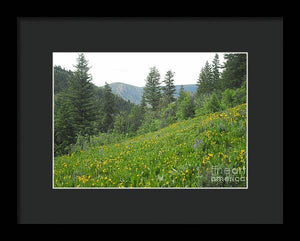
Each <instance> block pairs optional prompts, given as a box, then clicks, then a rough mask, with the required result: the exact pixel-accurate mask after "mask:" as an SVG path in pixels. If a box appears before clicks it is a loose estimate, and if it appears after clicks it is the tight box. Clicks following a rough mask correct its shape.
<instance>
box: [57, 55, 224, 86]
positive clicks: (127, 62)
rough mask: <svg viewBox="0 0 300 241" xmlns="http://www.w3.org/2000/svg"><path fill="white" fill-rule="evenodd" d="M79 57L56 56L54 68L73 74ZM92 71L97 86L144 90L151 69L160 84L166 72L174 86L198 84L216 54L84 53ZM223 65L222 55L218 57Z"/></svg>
mask: <svg viewBox="0 0 300 241" xmlns="http://www.w3.org/2000/svg"><path fill="white" fill-rule="evenodd" d="M78 54H79V53H68V52H55V53H53V65H60V66H61V67H63V68H65V69H69V70H74V69H75V68H74V65H75V64H76V58H77V57H78ZM83 54H84V55H85V57H86V59H87V60H88V61H89V65H90V67H91V69H90V74H91V75H92V77H93V83H94V84H95V85H97V86H102V85H104V83H105V81H106V82H107V83H113V82H123V83H127V84H131V85H136V86H144V85H145V79H146V77H147V75H148V73H149V70H150V68H151V67H153V66H156V67H157V68H158V70H159V72H160V74H161V81H162V80H163V78H164V76H165V74H166V72H167V71H168V70H170V69H171V70H172V71H173V72H175V77H174V79H175V84H176V85H181V84H195V83H196V82H197V79H198V76H199V73H200V71H201V68H202V67H203V66H204V64H205V62H206V61H209V62H210V63H211V61H212V60H213V58H214V56H215V54H216V53H215V52H208V53H204V52H83ZM218 54H219V57H220V62H221V63H222V62H223V53H218Z"/></svg>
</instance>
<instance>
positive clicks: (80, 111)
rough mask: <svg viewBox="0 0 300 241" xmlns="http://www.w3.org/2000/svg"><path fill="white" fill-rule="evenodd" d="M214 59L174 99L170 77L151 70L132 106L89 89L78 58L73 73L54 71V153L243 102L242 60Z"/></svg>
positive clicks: (99, 89)
mask: <svg viewBox="0 0 300 241" xmlns="http://www.w3.org/2000/svg"><path fill="white" fill-rule="evenodd" d="M224 60H225V61H224V64H223V65H222V66H221V65H220V62H219V55H218V54H216V55H215V57H214V59H213V61H212V63H211V64H210V63H209V62H208V61H207V62H206V64H205V66H204V67H203V68H202V69H201V71H200V74H199V77H198V80H197V92H196V93H194V94H193V93H190V92H186V91H185V90H184V88H183V86H181V88H180V92H179V96H178V97H177V98H176V97H175V92H176V88H175V85H174V78H175V72H173V71H172V70H169V71H167V72H166V74H165V76H164V78H163V80H161V74H160V72H159V70H158V69H157V68H156V67H155V66H154V67H152V68H150V71H149V73H148V75H147V78H146V80H145V82H146V83H145V87H144V91H143V95H142V101H141V103H140V104H138V105H136V104H133V103H131V102H130V101H125V100H124V99H122V98H121V97H119V96H118V95H114V94H113V93H112V90H111V88H110V86H109V85H108V84H107V83H105V86H104V87H97V86H95V85H94V84H93V83H92V82H91V81H92V76H91V75H90V74H89V73H88V71H89V66H88V61H87V60H86V59H85V56H84V55H83V54H80V55H79V56H78V59H77V64H76V65H75V68H76V69H75V71H74V72H72V71H69V70H65V69H62V68H61V67H60V66H55V67H54V81H55V85H54V145H55V146H54V152H55V155H62V154H66V153H69V152H70V151H72V150H74V148H76V147H77V146H78V145H79V146H80V148H82V145H83V144H84V143H87V142H88V143H91V142H92V141H95V143H96V144H103V143H110V142H115V141H118V140H120V139H123V138H126V137H131V136H134V135H138V134H144V133H147V132H151V131H155V130H158V129H160V128H163V127H165V126H167V125H170V124H172V123H174V122H176V121H180V120H185V119H188V118H193V117H194V116H197V115H203V114H206V113H210V112H215V111H219V110H223V109H226V108H229V107H232V106H235V105H238V104H241V103H245V102H246V55H245V54H225V55H224Z"/></svg>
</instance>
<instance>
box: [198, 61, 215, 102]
mask: <svg viewBox="0 0 300 241" xmlns="http://www.w3.org/2000/svg"><path fill="white" fill-rule="evenodd" d="M197 86H198V88H197V96H198V97H199V96H205V95H209V94H211V93H212V91H213V72H212V69H211V66H210V64H209V63H208V61H206V63H205V66H204V67H203V68H202V69H201V72H200V74H199V78H198V81H197Z"/></svg>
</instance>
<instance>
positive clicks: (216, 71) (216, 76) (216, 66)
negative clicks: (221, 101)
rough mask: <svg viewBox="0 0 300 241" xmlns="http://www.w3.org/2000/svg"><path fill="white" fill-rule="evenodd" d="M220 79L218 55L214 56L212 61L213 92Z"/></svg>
mask: <svg viewBox="0 0 300 241" xmlns="http://www.w3.org/2000/svg"><path fill="white" fill-rule="evenodd" d="M219 79H220V61H219V55H218V54H216V55H215V57H214V59H213V61H212V89H213V90H215V88H216V87H217V83H218V82H219Z"/></svg>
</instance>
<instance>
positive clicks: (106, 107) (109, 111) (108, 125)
mask: <svg viewBox="0 0 300 241" xmlns="http://www.w3.org/2000/svg"><path fill="white" fill-rule="evenodd" d="M102 112H103V122H102V131H104V132H108V131H109V130H111V129H112V128H113V122H114V116H113V113H114V112H115V102H114V95H113V93H112V89H111V87H110V86H109V84H108V83H106V82H105V86H104V97H103V105H102Z"/></svg>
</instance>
